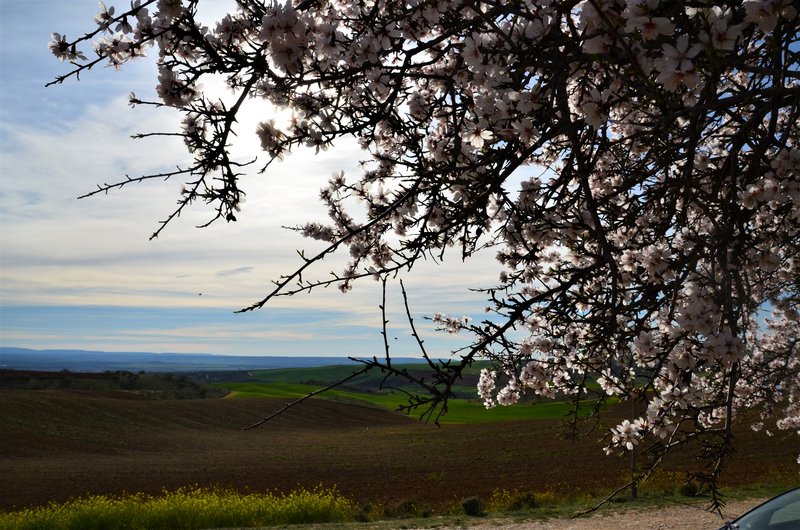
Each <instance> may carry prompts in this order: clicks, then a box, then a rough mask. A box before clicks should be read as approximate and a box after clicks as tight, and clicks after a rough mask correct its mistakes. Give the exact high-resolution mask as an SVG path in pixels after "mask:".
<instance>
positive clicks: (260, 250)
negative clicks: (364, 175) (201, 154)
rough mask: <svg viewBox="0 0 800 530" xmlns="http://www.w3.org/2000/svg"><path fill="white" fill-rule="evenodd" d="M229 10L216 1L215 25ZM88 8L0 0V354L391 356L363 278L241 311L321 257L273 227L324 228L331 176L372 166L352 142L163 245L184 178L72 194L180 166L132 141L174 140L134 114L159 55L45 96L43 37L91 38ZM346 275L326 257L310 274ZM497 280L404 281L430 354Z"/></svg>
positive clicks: (469, 276)
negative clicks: (234, 215) (14, 350)
mask: <svg viewBox="0 0 800 530" xmlns="http://www.w3.org/2000/svg"><path fill="white" fill-rule="evenodd" d="M108 3H109V5H111V4H112V3H113V2H108ZM230 3H231V2H227V1H224V0H210V1H209V2H208V5H209V6H211V9H210V10H209V12H208V13H207V16H208V17H209V20H208V23H211V22H212V20H211V19H213V18H215V17H218V16H219V15H220V14H222V13H224V12H225V9H226V8H227V7H228V6H229V5H230ZM125 4H127V2H125ZM120 5H122V4H120ZM96 11H97V2H96V1H95V0H0V345H2V346H16V347H28V348H36V349H46V348H77V349H95V350H107V351H154V352H195V353H219V354H251V355H332V356H343V355H357V356H365V355H375V354H377V355H382V353H383V351H382V339H381V336H380V333H379V332H380V322H381V315H380V313H379V310H378V305H379V304H380V301H381V298H380V297H381V293H380V289H379V286H378V284H376V283H374V282H371V281H366V282H363V283H361V284H356V288H355V289H354V291H352V292H351V293H349V294H347V295H342V294H340V293H339V291H338V290H336V289H333V288H331V289H327V290H318V291H314V292H312V293H311V294H309V295H302V296H295V297H292V298H281V299H278V300H276V301H274V302H273V303H272V304H271V305H269V306H267V307H266V308H265V309H262V310H261V311H258V312H254V313H247V314H234V311H235V310H236V309H239V308H241V307H244V306H247V305H249V304H250V303H252V302H254V301H256V300H258V299H260V298H261V297H262V296H263V295H264V294H266V293H267V292H268V289H269V287H270V285H271V284H270V281H271V280H273V279H276V278H277V277H278V276H279V275H280V274H281V273H286V272H290V271H292V270H293V269H294V268H295V267H296V266H298V265H299V258H298V256H297V254H296V250H297V249H305V250H306V253H307V254H308V253H310V252H312V251H314V250H315V249H318V248H319V247H317V246H315V245H314V243H313V242H311V241H307V240H305V239H302V238H300V237H299V236H297V235H296V234H294V233H293V232H290V231H287V230H284V229H282V228H281V227H282V226H284V225H296V224H300V223H303V222H305V221H308V220H318V221H324V217H325V216H324V214H325V211H324V209H323V208H322V207H321V206H320V205H319V204H318V202H317V193H318V189H319V187H320V186H321V185H323V184H324V183H325V181H326V180H327V179H328V178H329V176H330V174H331V173H332V172H333V171H339V170H344V171H345V173H346V174H349V175H356V174H357V173H358V170H357V162H358V160H359V159H361V158H363V154H361V153H359V152H358V150H357V148H356V147H355V145H354V143H353V142H346V141H343V142H340V143H339V144H337V145H336V146H335V148H334V149H331V150H328V151H326V152H323V153H320V154H319V155H316V156H315V155H314V153H313V152H311V151H309V152H297V153H295V154H293V155H292V156H290V157H289V158H288V159H287V160H285V161H284V162H282V163H280V164H278V165H274V166H272V167H271V168H270V171H269V172H268V174H265V175H258V174H257V173H255V172H253V174H252V175H248V176H247V177H246V178H244V179H243V187H244V189H245V191H246V192H247V202H246V203H245V205H244V207H243V210H242V213H241V215H240V217H239V222H237V223H216V224H214V225H212V226H211V227H210V228H205V229H197V228H195V226H196V225H198V224H201V223H203V222H204V221H205V220H206V219H208V216H209V215H211V212H210V211H209V210H207V209H204V207H203V206H202V205H198V206H196V207H195V209H194V210H192V211H191V212H190V213H189V214H188V215H184V216H182V217H181V218H180V219H178V220H177V221H176V222H175V223H174V224H172V225H171V226H170V227H168V228H167V230H166V231H165V232H163V233H162V235H161V236H160V237H159V238H158V239H157V240H153V241H149V240H148V237H149V236H150V234H151V233H152V232H153V231H154V229H155V228H157V226H158V221H159V220H161V219H163V218H164V217H165V216H167V215H168V214H169V213H170V212H171V211H172V208H173V206H174V205H175V201H176V199H177V196H178V191H179V189H180V182H177V181H175V182H173V181H167V182H163V181H159V182H150V183H143V184H136V185H133V186H130V187H128V188H126V189H123V190H122V191H120V192H115V193H112V194H109V195H107V196H97V197H93V198H89V199H82V200H77V197H78V196H80V195H82V194H84V193H86V192H87V191H90V190H92V189H93V188H94V187H95V186H96V185H97V184H99V183H103V182H112V181H116V180H118V179H120V178H123V177H124V175H126V174H129V175H140V174H143V173H151V172H158V171H164V170H169V169H170V168H173V167H175V165H176V164H179V163H181V162H184V161H186V160H187V154H186V152H185V150H184V148H183V145H182V143H181V142H180V141H179V140H178V141H174V142H171V141H165V140H164V139H163V138H162V139H158V140H152V139H151V140H147V139H145V140H132V139H131V138H130V135H131V134H134V133H138V132H152V131H165V130H174V129H176V128H177V123H178V120H179V115H178V114H177V113H175V112H171V111H169V110H166V109H162V110H156V109H150V108H145V107H137V108H136V109H131V108H129V107H128V106H127V94H129V93H130V92H135V93H136V94H137V95H139V96H140V97H142V98H143V99H155V96H154V91H155V90H154V87H155V84H156V77H157V76H156V69H155V66H154V62H153V61H152V60H143V61H140V62H138V63H135V64H130V65H127V66H126V67H125V68H124V69H123V70H122V71H114V70H111V69H105V68H103V69H99V70H97V71H93V72H89V73H88V74H87V75H85V76H82V77H81V80H80V81H79V82H78V81H76V80H75V79H70V80H68V81H67V82H65V83H64V84H63V85H59V86H53V87H50V88H45V84H46V83H47V82H49V81H50V80H52V79H53V78H54V76H56V75H58V74H59V73H65V72H66V71H67V67H68V66H69V65H65V64H64V63H61V62H59V61H57V60H56V59H55V58H53V57H52V56H51V55H50V54H49V51H48V49H47V43H48V41H49V40H50V34H51V33H52V32H54V31H56V32H59V33H61V34H66V35H67V36H68V37H70V38H72V37H73V36H76V35H79V34H82V33H83V32H85V31H86V30H89V29H92V28H93V26H94V24H93V22H92V18H93V16H94V14H95V12H96ZM88 51H89V50H88V49H87V50H84V52H88ZM268 114H269V109H266V108H253V109H251V111H250V112H248V118H249V119H250V121H247V120H243V121H242V123H241V127H240V141H239V143H238V144H237V145H236V146H235V150H236V151H237V152H238V153H240V154H242V156H245V155H248V154H252V153H256V152H257V139H256V138H255V135H254V130H255V125H256V123H257V121H258V119H263V118H269V115H268ZM340 269H341V261H339V262H336V261H333V262H330V263H325V264H322V265H321V266H320V267H318V268H317V269H316V270H315V271H314V275H315V277H317V278H324V277H326V276H327V274H328V273H329V272H330V271H331V270H340ZM495 275H496V269H495V268H494V266H492V263H491V260H489V259H488V258H487V259H484V260H482V261H481V262H478V261H474V262H472V263H470V264H467V265H462V264H461V263H459V262H458V260H457V259H455V256H454V258H453V259H452V260H450V261H449V262H448V263H446V264H445V266H444V267H442V266H438V267H437V266H427V265H426V266H425V267H421V268H420V269H419V270H418V271H415V272H414V273H412V274H411V275H408V276H406V278H405V282H406V287H407V288H408V290H409V294H410V302H411V306H412V311H413V313H414V317H415V323H416V324H418V325H420V327H421V328H422V329H423V331H424V333H425V337H424V338H425V340H426V346H428V347H429V348H430V349H431V350H432V351H433V352H434V353H435V354H437V355H439V356H446V354H447V351H448V350H449V349H451V348H453V347H459V346H462V345H464V344H465V342H464V340H465V339H460V338H452V337H447V336H442V335H440V334H435V333H433V331H432V327H431V326H430V325H428V324H424V323H423V322H424V321H423V317H424V316H426V315H431V314H432V313H433V312H435V311H440V312H444V313H448V314H452V315H455V316H461V315H465V314H468V315H471V316H473V317H474V318H481V309H482V307H483V303H482V297H481V296H480V295H476V294H473V293H470V292H469V291H468V289H467V287H468V286H478V285H484V286H486V285H490V284H492V283H493V282H494V281H495V279H496V276H495ZM389 295H390V303H389V304H388V306H389V319H390V328H391V329H390V330H389V332H390V334H391V335H392V339H393V340H392V353H393V354H394V355H397V356H416V355H417V352H416V350H415V348H414V344H413V341H412V340H410V338H409V333H408V328H407V326H405V325H404V313H403V311H402V305H401V304H402V302H401V299H400V297H399V286H395V287H392V288H391V292H390V293H389ZM394 337H397V340H394Z"/></svg>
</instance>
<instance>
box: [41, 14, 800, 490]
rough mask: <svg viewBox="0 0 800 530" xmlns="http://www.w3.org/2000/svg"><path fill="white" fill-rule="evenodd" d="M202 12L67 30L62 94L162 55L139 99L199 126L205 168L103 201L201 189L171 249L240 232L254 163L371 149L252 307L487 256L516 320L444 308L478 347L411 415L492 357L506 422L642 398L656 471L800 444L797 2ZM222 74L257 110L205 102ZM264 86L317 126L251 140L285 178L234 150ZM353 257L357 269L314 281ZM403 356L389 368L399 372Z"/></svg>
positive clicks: (453, 327)
mask: <svg viewBox="0 0 800 530" xmlns="http://www.w3.org/2000/svg"><path fill="white" fill-rule="evenodd" d="M198 3H199V0H188V1H183V2H181V1H179V0H149V1H140V0H135V1H134V2H133V3H132V5H131V6H130V8H125V9H119V10H116V9H115V8H114V7H106V6H105V5H104V4H103V3H102V2H101V3H100V11H99V13H98V14H97V16H96V17H95V23H96V27H95V28H94V29H93V30H92V31H90V32H88V33H87V34H86V35H84V36H82V37H79V38H77V39H74V40H70V39H68V38H67V37H66V36H63V35H59V34H57V33H56V34H53V40H52V42H51V43H50V49H51V50H52V51H53V53H54V54H55V55H56V57H58V58H60V59H62V60H66V61H69V62H70V63H71V64H72V68H71V69H70V70H69V71H68V72H67V73H65V74H64V75H62V76H59V77H58V78H56V79H55V80H54V81H53V83H61V82H63V81H65V80H67V79H69V78H70V77H76V78H77V77H78V75H79V74H82V73H84V72H85V71H86V70H89V69H91V68H92V67H94V66H96V65H99V64H110V65H112V66H114V67H120V66H122V65H124V64H125V63H126V62H128V61H130V60H133V59H136V58H137V57H141V56H143V55H144V54H145V53H146V52H148V53H155V54H157V56H158V85H157V87H156V92H157V97H156V99H155V100H154V101H148V100H146V99H141V98H140V97H139V96H137V95H134V94H131V96H130V102H131V104H132V105H156V106H163V107H168V108H169V109H170V110H171V111H173V112H177V113H180V114H182V115H183V127H182V129H181V130H180V131H177V132H169V133H165V134H171V135H175V134H177V135H179V136H181V137H182V138H183V140H184V141H185V143H186V146H187V148H188V150H189V152H190V153H191V154H192V156H193V162H192V163H191V164H190V165H188V166H186V167H182V168H179V169H175V170H173V171H170V172H166V173H160V174H151V175H143V176H140V177H136V178H127V179H124V180H121V181H119V182H116V183H111V184H104V185H102V186H99V189H98V190H96V191H95V192H93V193H105V192H108V191H109V190H112V189H115V188H121V187H122V186H124V185H126V184H128V183H129V182H135V181H146V180H151V179H158V180H164V179H165V178H172V179H183V180H184V181H185V186H184V188H183V190H182V192H181V195H180V197H179V201H178V205H177V208H176V209H175V210H174V212H172V214H171V215H169V216H168V217H166V219H165V220H163V221H162V222H161V223H160V226H159V228H158V229H157V230H156V232H155V233H154V234H153V237H156V236H158V235H159V233H160V232H161V231H162V230H164V228H165V227H166V226H167V225H168V224H169V223H170V222H171V221H172V220H174V219H175V218H176V217H177V216H178V214H180V213H181V212H182V211H183V210H184V209H186V208H187V207H188V206H189V205H191V204H192V203H195V202H199V201H202V202H205V203H207V204H208V205H210V206H211V207H212V208H213V212H214V214H213V217H212V219H211V220H210V221H209V223H211V222H213V221H214V220H217V219H224V220H226V221H235V220H236V215H238V213H237V212H238V210H239V205H240V203H241V201H242V198H243V195H244V192H243V191H242V190H241V188H240V182H239V177H240V176H241V175H242V174H243V172H245V171H247V170H248V168H249V167H252V168H254V169H258V170H260V171H262V172H267V171H268V170H269V166H270V164H271V162H272V161H274V160H276V159H280V158H282V157H285V156H288V155H290V154H291V153H292V151H293V150H296V149H297V148H299V147H301V146H310V147H313V148H316V149H326V148H328V147H330V146H332V145H334V142H335V141H336V140H337V139H339V138H342V137H355V138H357V139H358V141H359V142H360V145H361V147H362V148H363V149H364V151H365V155H364V156H365V158H366V159H367V160H366V161H365V163H364V166H363V167H364V170H363V171H362V172H361V173H360V174H358V175H355V176H352V177H350V176H348V177H346V176H345V175H343V174H342V173H335V174H334V175H333V177H332V178H331V179H330V180H329V181H328V182H327V184H326V185H325V186H324V187H323V188H322V191H321V195H320V197H321V200H322V202H323V203H324V204H325V205H326V206H327V208H328V211H329V213H330V222H329V223H327V224H319V223H313V222H311V223H308V224H305V225H302V226H298V227H296V230H298V231H299V232H301V233H302V234H303V235H304V236H306V237H310V238H313V239H316V240H321V241H324V242H325V243H326V244H327V248H325V250H323V251H322V252H320V253H319V254H318V255H316V256H313V257H310V258H308V257H304V258H303V260H302V261H301V262H300V263H299V265H298V267H297V269H296V270H295V271H293V272H289V273H287V274H286V275H285V276H282V277H280V278H278V279H277V280H276V282H275V288H274V290H273V291H272V292H269V293H266V295H265V296H264V297H263V298H262V299H260V300H259V301H257V302H256V303H254V304H252V305H251V306H249V307H247V308H245V309H244V311H250V310H253V309H257V308H260V307H262V306H264V304H266V303H267V302H268V301H269V300H270V299H272V298H275V297H277V296H286V295H291V294H294V293H298V292H302V291H308V290H311V289H313V288H314V287H318V286H322V285H330V284H336V285H338V286H339V288H340V289H341V290H342V291H347V290H349V289H350V288H351V285H352V284H353V282H355V281H357V280H360V279H362V278H373V277H378V278H383V279H384V280H386V279H387V278H389V279H396V278H397V277H398V275H401V274H407V273H409V272H410V271H413V269H414V266H415V264H416V263H417V262H418V261H419V260H420V259H424V258H432V259H434V260H441V259H462V260H467V259H470V258H471V257H473V256H475V255H476V253H478V252H479V251H484V250H487V251H491V252H494V254H495V256H496V258H497V267H498V279H497V282H496V283H495V284H494V285H488V286H487V285H483V286H473V287H477V288H479V289H481V290H482V292H484V293H485V294H486V298H487V300H488V304H489V307H488V311H489V313H490V315H489V316H487V318H486V320H485V321H483V322H471V321H468V320H465V319H460V318H452V317H448V316H444V315H435V316H434V317H433V320H434V321H435V322H437V323H438V324H439V325H440V327H441V328H442V329H444V330H446V331H448V332H451V333H459V332H461V333H469V334H471V336H472V337H473V342H472V344H471V346H469V347H467V348H464V349H462V350H459V351H457V352H454V354H453V356H452V358H451V360H449V361H447V362H439V361H435V360H433V359H431V358H428V353H427V352H425V350H424V348H423V349H422V352H423V354H424V355H425V357H426V358H427V359H428V362H429V363H430V366H431V369H432V370H433V371H434V372H435V373H434V377H433V378H432V379H430V380H426V381H421V384H422V385H423V387H424V390H425V391H426V392H425V394H424V395H420V396H416V397H415V398H414V399H413V400H412V402H411V403H410V406H427V407H431V408H430V409H428V412H429V414H430V415H431V416H432V417H434V418H438V415H439V414H441V413H443V412H445V411H446V408H447V399H448V397H450V396H451V395H452V394H451V386H452V385H453V384H454V383H455V382H456V381H458V380H459V378H460V377H461V374H462V373H463V370H464V369H465V367H467V366H469V365H470V364H471V363H473V362H474V361H476V360H478V359H489V360H491V361H492V362H493V363H494V368H493V369H486V370H484V371H483V372H482V375H481V378H480V382H479V384H478V393H479V395H480V397H481V398H482V399H483V400H484V401H485V403H486V406H487V407H494V406H495V405H497V404H500V405H511V404H513V403H516V402H517V401H518V400H519V399H520V398H521V396H522V395H523V394H524V393H532V394H536V395H540V396H549V397H552V396H555V395H565V396H569V397H570V398H571V399H572V400H573V403H574V404H575V406H576V407H578V406H579V405H580V404H581V403H582V402H585V401H586V400H588V399H595V398H599V399H601V400H606V399H608V398H616V399H619V400H622V401H625V400H636V402H637V406H636V407H635V410H637V412H636V414H635V415H634V417H632V418H631V419H630V420H625V421H623V422H621V423H620V424H619V425H618V426H617V427H615V428H614V429H613V430H611V431H610V432H609V433H608V435H607V442H608V444H607V450H608V451H609V452H617V451H619V450H623V451H624V450H629V451H632V450H634V449H636V448H639V450H640V451H642V452H644V449H645V448H646V449H647V452H648V453H649V454H651V455H652V456H653V458H652V459H651V460H650V462H651V465H656V464H658V462H659V461H660V460H661V458H662V457H663V456H664V455H666V454H667V453H669V452H670V451H672V450H674V449H680V450H681V451H683V450H689V448H692V447H694V448H695V449H696V450H697V452H698V454H700V455H701V456H702V457H703V458H704V459H705V462H706V463H707V466H706V467H705V472H704V473H703V474H701V475H700V476H698V477H696V478H700V479H702V480H703V481H705V482H707V483H708V484H710V486H711V487H712V490H714V491H715V490H716V483H717V478H718V476H719V473H720V469H721V463H722V462H723V459H724V458H725V456H726V455H728V454H729V453H730V451H731V448H732V443H733V438H732V434H731V427H732V425H733V423H734V421H735V420H736V418H737V413H738V412H739V411H740V410H742V409H745V408H747V409H753V408H756V409H758V410H760V411H761V415H762V421H764V422H767V421H776V422H777V427H778V428H780V429H792V430H800V374H799V373H798V372H799V371H800V356H799V355H798V348H799V346H798V340H799V339H798V329H800V326H799V321H800V317H798V310H799V309H800V307H799V304H800V298H798V295H799V294H800V289H799V288H798V286H799V285H798V279H800V254H799V253H798V250H799V247H800V233H798V226H800V177H798V175H799V172H800V145H798V141H800V136H799V131H800V129H798V120H800V87H798V78H799V77H800V71H799V70H798V62H799V61H798V53H800V45H798V2H797V1H792V0H744V1H738V0H729V1H721V2H710V1H705V0H698V1H693V2H667V1H659V0H627V1H622V0H583V1H555V0H503V1H476V0H407V1H404V2H394V1H386V0H294V1H287V2H268V1H261V0H237V2H236V10H235V12H232V13H230V14H228V15H226V16H225V17H224V18H222V19H221V20H220V21H219V22H217V23H216V24H215V25H212V26H204V25H202V24H201V23H199V22H198V20H197V19H196V13H197V7H198ZM86 45H90V46H91V49H92V51H93V53H92V54H88V55H89V56H87V55H85V54H84V53H83V52H82V50H83V48H84V47H85V46H86ZM87 53H88V52H87ZM211 76H214V77H216V78H219V77H220V76H221V77H223V78H224V79H225V81H226V83H227V85H228V87H229V88H230V89H231V90H232V94H233V96H231V97H230V99H228V100H223V99H219V98H217V97H211V96H210V95H207V94H205V93H204V92H203V89H202V88H201V87H202V82H203V80H204V79H206V78H210V77H211ZM51 84H52V83H51ZM251 99H255V100H265V101H268V102H270V103H272V104H273V105H275V106H277V107H280V108H283V109H288V111H290V112H291V116H292V117H291V120H290V121H289V122H288V123H286V124H280V123H276V122H273V121H265V122H263V123H261V124H260V125H259V126H258V128H257V130H256V131H236V134H242V133H244V132H252V133H254V134H256V135H257V136H258V138H259V140H260V142H261V146H262V148H263V150H264V155H262V162H261V163H259V162H254V161H252V160H238V159H234V158H232V157H231V155H230V154H229V151H228V146H229V144H230V143H231V141H232V136H233V134H234V131H235V127H236V124H237V120H236V117H237V113H238V112H239V111H240V108H241V107H242V105H243V104H244V103H245V102H246V101H248V100H251ZM149 135H150V133H148V134H147V136H149ZM93 193H90V194H89V195H92V194H93ZM351 198H358V199H360V202H358V203H357V204H358V206H356V207H355V208H363V211H358V212H356V211H354V210H353V207H352V204H354V203H353V201H349V199H351ZM348 205H351V206H348ZM337 250H344V251H345V252H347V253H348V254H349V263H348V264H347V266H346V268H345V269H344V270H343V271H341V272H340V273H339V274H337V275H336V276H335V277H333V278H330V279H325V280H319V281H314V280H309V279H308V276H307V275H306V274H305V273H306V272H307V270H308V269H309V268H311V267H312V266H314V265H315V264H318V263H319V262H321V261H322V260H324V259H325V258H326V257H328V256H329V255H331V254H333V253H334V252H336V251H337ZM409 315H410V313H409ZM409 322H410V324H411V325H412V329H413V321H412V320H411V319H410V316H409ZM414 333H415V334H416V331H414ZM418 338H419V337H418ZM420 347H421V348H422V341H421V340H420ZM388 353H389V351H388V345H387V347H386V356H385V358H375V359H373V360H371V361H365V363H366V365H367V366H366V367H367V368H369V367H378V368H381V369H384V370H388V371H389V372H390V373H393V372H399V371H398V370H397V369H396V368H394V367H393V365H392V364H391V358H390V357H389V355H388ZM405 375H407V376H409V377H411V376H410V375H409V374H405ZM759 425H761V423H759V424H758V425H757V427H758V426H759ZM649 469H651V467H647V466H645V467H643V472H642V473H643V474H644V473H646V472H647V470H649ZM643 474H642V475H637V476H635V477H634V480H637V479H638V478H641V476H644V475H643ZM637 477H638V478H637Z"/></svg>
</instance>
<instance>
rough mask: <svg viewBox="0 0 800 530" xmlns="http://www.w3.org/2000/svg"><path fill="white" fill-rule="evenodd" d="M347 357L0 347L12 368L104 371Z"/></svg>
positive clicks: (276, 364) (306, 363)
mask: <svg viewBox="0 0 800 530" xmlns="http://www.w3.org/2000/svg"><path fill="white" fill-rule="evenodd" d="M352 363H354V361H352V360H350V359H348V358H347V357H321V356H309V357H299V356H297V357H292V356H247V355H223V354H207V353H153V352H106V351H93V350H61V349H59V350H34V349H28V348H14V347H0V368H6V369H12V370H44V371H60V370H71V371H78V372H102V371H106V370H128V371H134V372H135V371H140V370H144V371H147V372H195V371H217V370H264V369H273V368H303V367H313V366H327V365H337V364H352Z"/></svg>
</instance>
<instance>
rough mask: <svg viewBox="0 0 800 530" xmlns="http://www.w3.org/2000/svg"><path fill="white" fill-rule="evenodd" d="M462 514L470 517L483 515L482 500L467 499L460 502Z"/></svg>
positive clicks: (475, 498)
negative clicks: (462, 509)
mask: <svg viewBox="0 0 800 530" xmlns="http://www.w3.org/2000/svg"><path fill="white" fill-rule="evenodd" d="M461 507H462V508H464V513H465V514H467V515H472V516H479V515H483V500H481V498H480V497H467V498H466V499H462V500H461Z"/></svg>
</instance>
